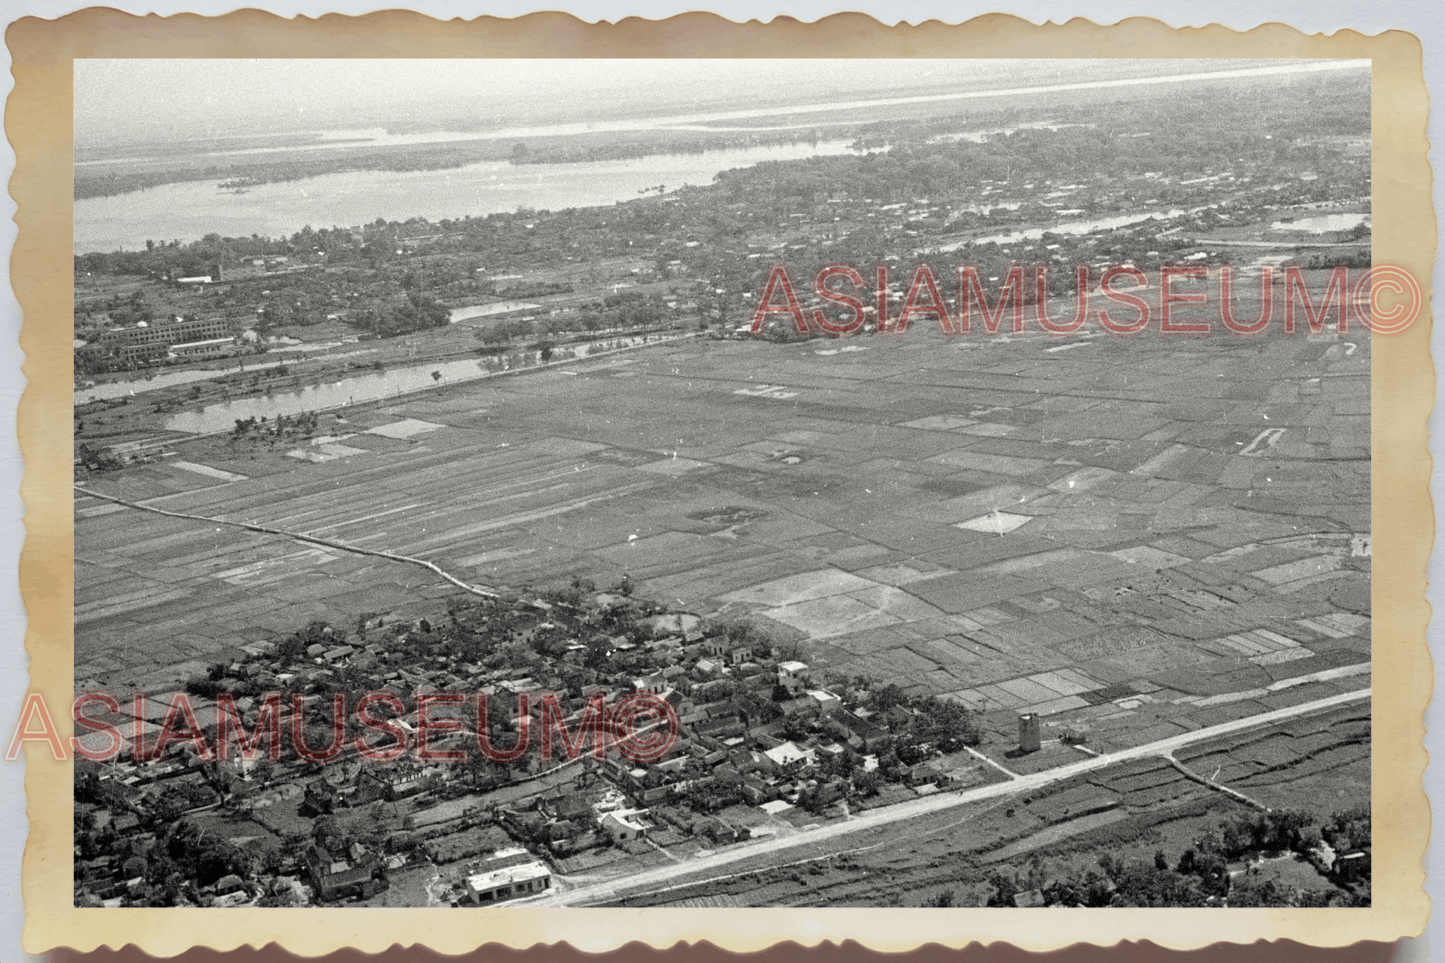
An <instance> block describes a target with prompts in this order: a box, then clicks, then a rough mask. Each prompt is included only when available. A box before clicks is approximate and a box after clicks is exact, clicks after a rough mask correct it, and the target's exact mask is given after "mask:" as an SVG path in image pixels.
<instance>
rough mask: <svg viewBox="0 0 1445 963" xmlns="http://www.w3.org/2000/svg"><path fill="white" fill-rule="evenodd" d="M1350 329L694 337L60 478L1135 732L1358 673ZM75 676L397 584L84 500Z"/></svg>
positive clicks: (1158, 734)
mask: <svg viewBox="0 0 1445 963" xmlns="http://www.w3.org/2000/svg"><path fill="white" fill-rule="evenodd" d="M1369 374H1370V344H1369V337H1368V333H1367V332H1364V331H1361V332H1360V333H1359V335H1350V336H1345V337H1340V336H1337V335H1335V334H1333V333H1329V332H1328V331H1327V332H1326V333H1325V334H1322V335H1317V336H1310V335H1304V334H1300V335H1295V336H1288V337H1287V336H1283V335H1281V334H1278V333H1272V334H1270V335H1268V336H1263V337H1236V336H1231V335H1215V336H1210V337H1203V338H1165V337H1160V336H1157V335H1156V334H1146V335H1144V336H1141V337H1113V336H1108V335H1103V334H1099V333H1097V332H1086V333H1083V334H1080V335H1076V336H1070V337H1063V338H1060V337H1053V336H1047V335H1034V334H1025V335H1021V336H1012V337H1007V336H1005V337H986V336H984V335H982V334H979V333H975V334H974V335H972V336H963V337H952V338H946V337H944V336H942V335H940V334H938V333H937V331H936V330H935V329H934V328H933V326H932V325H931V324H922V323H919V324H915V325H914V326H913V327H912V329H911V330H910V331H909V332H908V333H907V334H906V335H904V336H887V337H879V336H872V337H856V338H850V339H846V340H841V341H831V340H829V341H817V340H815V341H810V342H804V343H796V344H774V343H763V342H755V341H687V342H679V343H675V344H668V345H660V346H655V347H650V348H646V349H643V350H639V351H636V352H633V353H631V354H625V355H612V356H607V357H605V358H598V359H594V360H590V361H579V362H576V363H572V364H568V365H565V366H557V367H552V368H548V369H546V370H540V371H537V372H535V373H530V374H525V375H522V376H519V377H511V378H506V379H490V380H483V381H478V382H472V383H469V384H466V385H458V386H454V387H445V386H443V387H440V388H437V389H435V390H431V391H427V392H424V393H421V394H417V395H413V396H409V397H406V398H402V399H397V400H396V401H393V402H386V403H377V404H373V405H370V406H364V407H352V408H347V409H344V413H343V414H342V415H341V416H340V417H338V416H337V414H334V413H327V414H323V415H322V416H321V419H320V429H319V432H318V434H320V435H321V436H322V437H320V438H317V439H313V440H312V442H311V443H309V444H303V445H301V446H300V447H297V446H295V445H291V446H287V445H281V446H278V447H277V448H275V449H272V448H269V447H261V446H258V445H256V444H255V443H254V442H246V441H232V440H230V439H229V438H228V437H226V436H218V437H210V438H197V439H194V440H191V441H181V442H178V443H176V444H175V445H173V446H172V449H173V450H174V452H175V454H174V455H173V456H170V457H167V458H163V459H161V460H160V461H158V462H156V463H154V464H150V465H144V466H134V467H128V468H126V469H124V470H123V471H120V472H111V473H95V474H89V475H87V476H85V477H82V478H81V479H80V482H81V484H82V485H84V486H85V487H87V488H89V489H91V490H93V491H96V492H101V493H105V494H110V495H119V496H120V497H122V498H125V499H127V500H131V501H138V502H143V503H145V504H147V505H153V506H156V507H159V508H164V509H166V510H168V511H176V512H184V513H190V514H196V515H203V516H209V517H212V518H215V519H221V520H231V521H245V522H253V523H260V524H264V525H267V526H272V527H275V528H278V529H283V530H285V531H289V532H296V533H303V534H308V535H315V536H321V537H325V538H327V539H331V540H334V541H337V542H340V543H343V544H345V545H350V546H356V547H360V548H366V549H381V550H386V551H391V552H397V553H402V554H406V555H410V556H414V557H417V558H423V559H426V560H429V561H432V562H434V563H436V564H437V565H440V566H441V567H443V568H444V569H446V570H447V571H449V572H451V573H452V574H453V575H455V576H457V577H459V578H461V579H464V580H466V581H468V582H470V583H473V584H477V585H483V586H491V587H500V586H512V587H522V586H525V585H531V586H538V587H540V586H545V585H549V584H555V583H560V582H564V581H566V580H569V579H571V578H572V577H574V576H580V577H584V578H589V579H593V580H595V581H596V582H597V583H598V584H599V585H605V584H610V583H613V582H615V581H617V580H618V579H620V578H621V577H622V575H623V574H624V573H625V574H627V575H629V576H630V577H631V579H632V581H633V583H634V584H635V585H636V587H637V591H638V593H639V594H641V595H644V596H648V597H651V598H654V599H657V600H658V601H662V602H665V603H667V604H669V605H671V606H673V607H674V608H676V609H682V610H687V611H692V612H697V613H700V614H722V615H750V616H752V617H754V618H756V619H757V620H759V622H760V624H762V625H764V626H766V627H768V628H770V629H771V630H772V631H773V632H774V634H775V635H776V636H777V637H779V638H781V639H793V640H798V641H799V642H800V645H801V647H802V648H801V653H802V657H803V658H804V659H805V661H807V662H808V663H809V664H810V665H811V666H812V667H813V668H814V669H815V670H816V671H819V672H822V673H823V674H826V673H828V672H836V673H839V674H843V675H848V676H853V675H864V676H867V677H870V678H872V679H875V680H879V681H882V682H892V683H897V684H898V685H900V686H903V687H904V688H906V689H908V690H910V691H917V692H931V693H935V694H938V695H941V696H944V697H946V698H951V699H955V700H957V701H958V702H960V703H962V704H964V705H966V706H968V707H970V708H972V709H975V710H977V711H979V712H980V713H982V714H983V717H984V719H985V720H986V726H992V728H993V730H994V738H995V739H996V740H1007V739H1009V738H1012V734H1011V727H1012V726H1014V725H1015V721H1014V720H1015V718H1016V715H1017V714H1018V713H1020V712H1025V711H1034V712H1038V713H1041V714H1042V715H1043V716H1044V717H1045V720H1044V721H1045V724H1046V728H1045V738H1046V740H1047V739H1048V738H1050V737H1053V736H1057V735H1058V733H1057V732H1056V731H1051V729H1050V727H1051V726H1056V725H1065V724H1066V725H1068V726H1069V727H1071V728H1073V729H1075V730H1078V731H1080V732H1083V733H1085V734H1086V735H1087V737H1088V738H1089V740H1090V744H1100V745H1103V746H1105V747H1107V746H1122V745H1132V744H1136V743H1138V742H1148V741H1152V740H1153V739H1158V738H1163V737H1165V736H1167V735H1170V734H1174V733H1178V732H1181V731H1184V730H1185V729H1190V728H1198V727H1200V726H1206V725H1212V724H1215V723H1216V722H1219V721H1223V720H1225V719H1228V718H1237V717H1239V715H1241V714H1250V713H1254V712H1260V711H1264V709H1265V708H1277V707H1280V706H1283V705H1288V704H1291V701H1290V700H1303V699H1308V698H1320V697H1321V696H1323V695H1326V694H1329V693H1330V692H1336V691H1340V689H1342V688H1354V687H1358V686H1360V685H1364V684H1367V683H1368V674H1367V673H1368V663H1369V657H1370V581H1369V569H1370V556H1369V552H1370V489H1369V479H1370V475H1369V470H1370V462H1369V453H1370V421H1369V417H1370V408H1369V404H1370V378H1369ZM75 512H76V517H75V551H76V563H75V574H76V594H75V665H76V678H77V684H80V683H82V682H98V683H102V684H106V685H122V684H136V685H141V686H150V687H152V688H155V687H157V686H159V685H161V684H163V683H166V682H170V681H175V680H178V679H183V678H186V677H187V676H189V675H191V674H194V673H196V672H198V671H200V670H201V669H203V668H204V666H205V665H206V664H208V663H209V662H213V661H217V660H219V659H221V658H224V657H225V656H226V654H227V650H228V649H230V648H231V647H234V646H238V645H243V644H247V643H251V642H256V641H260V640H263V639H269V638H274V637H277V636H281V635H285V634H287V633H289V632H291V631H294V630H295V629H296V628H298V627H301V626H303V625H305V624H306V623H307V622H310V621H312V620H314V619H325V620H327V621H330V622H332V623H333V624H336V625H340V626H345V627H347V628H349V627H351V626H352V625H354V624H355V623H356V620H357V619H358V617H359V616H360V615H362V614H363V613H381V612H395V613H399V614H407V613H411V612H416V613H420V612H423V611H426V610H430V609H434V608H435V607H436V605H437V604H438V602H437V600H438V599H440V598H442V597H444V596H449V595H451V594H453V593H455V592H456V591H457V589H455V588H454V587H453V586H451V585H449V584H447V583H446V582H444V581H442V580H441V579H439V578H437V577H436V576H434V575H433V574H431V573H429V572H427V571H426V570H424V569H421V568H418V567H415V566H410V565H406V564H403V563H398V562H393V561H388V560H385V559H380V558H375V557H367V556H362V555H357V554H353V553H350V552H347V551H343V550H340V549H331V548H324V547H321V546H317V545H313V544H306V543H302V542H298V541H296V540H293V539H290V538H286V537H282V536H272V535H261V534H255V533H250V532H245V531H242V530H240V529H237V528H234V527H231V526H225V525H216V524H212V523H206V522H200V521H193V520H186V519H172V518H165V517H162V516H158V515H155V514H152V513H148V512H141V511H137V510H135V509H132V508H127V507H124V506H120V505H116V504H114V503H110V502H107V501H104V500H101V499H96V498H91V497H89V496H86V495H84V494H80V493H77V497H76V503H75Z"/></svg>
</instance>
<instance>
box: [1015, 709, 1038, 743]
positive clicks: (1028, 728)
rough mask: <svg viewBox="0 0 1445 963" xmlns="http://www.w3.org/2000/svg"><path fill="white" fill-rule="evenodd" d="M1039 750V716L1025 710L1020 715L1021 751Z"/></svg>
mask: <svg viewBox="0 0 1445 963" xmlns="http://www.w3.org/2000/svg"><path fill="white" fill-rule="evenodd" d="M1038 751H1039V716H1038V713H1036V712H1025V713H1024V714H1023V715H1021V716H1019V752H1038Z"/></svg>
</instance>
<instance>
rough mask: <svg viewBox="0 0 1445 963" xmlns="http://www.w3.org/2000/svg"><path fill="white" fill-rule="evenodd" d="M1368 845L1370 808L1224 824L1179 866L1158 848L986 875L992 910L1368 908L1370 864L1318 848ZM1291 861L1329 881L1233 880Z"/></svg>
mask: <svg viewBox="0 0 1445 963" xmlns="http://www.w3.org/2000/svg"><path fill="white" fill-rule="evenodd" d="M1369 840H1370V809H1369V806H1368V805H1361V806H1354V807H1350V808H1348V809H1345V810H1342V811H1340V812H1337V813H1334V814H1333V815H1332V816H1330V817H1329V818H1328V819H1326V820H1321V819H1320V818H1319V817H1318V816H1316V815H1314V814H1312V813H1308V812H1304V811H1300V810H1280V811H1273V812H1265V813H1259V814H1256V815H1253V816H1239V817H1235V818H1233V819H1228V820H1224V821H1221V822H1220V823H1219V824H1218V825H1217V826H1216V827H1215V828H1214V829H1212V830H1210V831H1209V832H1207V833H1205V834H1204V836H1203V837H1202V838H1200V839H1199V840H1196V841H1195V844H1194V845H1193V846H1190V847H1187V848H1186V849H1185V850H1184V851H1183V852H1182V853H1180V855H1179V858H1178V859H1177V860H1172V861H1171V860H1170V859H1169V857H1168V855H1167V854H1166V853H1165V852H1164V851H1163V850H1162V849H1160V850H1156V851H1155V853H1154V857H1153V859H1152V860H1144V859H1126V858H1124V857H1121V856H1118V855H1114V854H1111V853H1104V854H1103V855H1101V856H1099V858H1098V860H1097V863H1096V865H1095V866H1093V867H1090V868H1087V869H1084V870H1082V871H1080V870H1077V869H1075V870H1067V871H1063V872H1050V871H1048V870H1047V869H1046V868H1045V866H1044V864H1043V861H1042V860H1041V859H1035V860H1034V861H1033V862H1032V863H1030V864H1029V866H1028V867H1027V868H1025V869H1024V870H1023V871H1022V872H1013V871H1010V870H1007V869H995V870H993V871H992V872H991V873H990V874H989V875H988V883H989V884H990V886H991V887H992V890H993V893H992V895H991V896H990V897H989V901H988V905H989V906H1000V907H1006V906H1014V905H1015V903H1014V897H1015V895H1017V894H1018V893H1022V892H1027V891H1029V890H1038V891H1039V892H1040V894H1041V895H1042V897H1043V900H1044V905H1046V906H1096V907H1099V906H1138V907H1144V906H1176V907H1191V906H1222V905H1227V906H1232V907H1246V906H1248V907H1257V906H1274V907H1288V906H1299V907H1323V906H1368V905H1369V903H1370V885H1369V874H1368V866H1366V867H1365V868H1364V870H1363V873H1362V874H1360V873H1351V872H1350V871H1348V870H1342V869H1341V863H1340V862H1338V861H1336V862H1335V863H1334V864H1333V866H1332V867H1327V866H1326V862H1325V861H1324V860H1323V859H1322V849H1321V843H1328V844H1329V845H1330V846H1331V848H1333V850H1334V851H1335V852H1337V853H1344V852H1346V851H1348V850H1351V849H1354V848H1357V847H1360V846H1368V845H1369ZM1290 855H1293V856H1295V857H1297V858H1299V859H1305V860H1311V861H1313V862H1315V865H1316V867H1317V868H1319V869H1321V870H1322V872H1325V873H1326V878H1327V879H1328V880H1329V882H1324V881H1322V884H1321V885H1320V886H1318V887H1306V888H1300V887H1295V886H1289V885H1285V884H1282V883H1280V882H1278V881H1276V880H1274V879H1271V878H1268V876H1267V875H1264V874H1260V873H1256V872H1252V871H1246V872H1243V873H1238V874H1235V875H1231V871H1230V869H1229V863H1231V862H1237V861H1240V860H1248V859H1253V858H1255V857H1280V856H1286V857H1287V856H1290ZM955 899H956V894H955V893H954V891H953V890H945V891H943V892H942V893H940V894H938V895H936V896H935V897H933V898H932V899H931V900H929V901H928V903H927V904H926V905H932V906H951V905H953V903H954V900H955Z"/></svg>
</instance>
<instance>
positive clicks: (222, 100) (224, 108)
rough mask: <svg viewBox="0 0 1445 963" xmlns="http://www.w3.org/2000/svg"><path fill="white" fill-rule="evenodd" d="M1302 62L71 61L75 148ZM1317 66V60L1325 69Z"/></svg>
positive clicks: (720, 106) (726, 106)
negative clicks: (178, 139)
mask: <svg viewBox="0 0 1445 963" xmlns="http://www.w3.org/2000/svg"><path fill="white" fill-rule="evenodd" d="M1301 66H1305V64H1301V63H1300V62H1298V61H1295V62H1279V61H1272V62H1271V61H1217V60H1216V61H1197V60H1195V61H1164V60H1074V61H1070V60H1053V61H1042V60H1032V61H1031V60H992V61H990V60H841V61H840V60H826V61H825V60H801V59H800V60H77V61H75V133H76V145H77V146H78V147H86V146H91V145H101V144H107V143H112V144H113V143H126V142H137V141H149V140H157V139H162V140H172V139H176V138H186V137H212V136H219V135H227V134H251V133H258V132H271V131H275V132H283V131H297V130H318V129H339V128H351V127H361V126H379V125H384V124H387V123H423V124H436V125H439V126H446V125H447V124H448V122H450V123H451V124H457V123H466V124H469V125H477V124H496V125H497V126H518V125H522V124H528V123H542V122H546V123H557V122H566V121H575V120H585V119H588V118H590V117H598V118H601V117H607V116H618V115H623V114H626V115H637V114H639V113H646V114H653V113H668V114H674V113H693V112H703V111H708V110H713V111H718V110H743V109H751V108H754V107H757V108H769V107H777V106H780V105H784V104H796V103H801V102H806V101H810V100H811V101H823V100H831V99H857V98H859V96H860V95H861V96H865V97H866V96H878V97H887V96H890V95H897V94H899V93H937V92H940V91H969V90H987V89H996V88H1007V87H1018V86H1038V85H1047V84H1059V83H1074V82H1080V81H1084V82H1088V81H1100V80H1107V79H1117V78H1131V77H1152V76H1163V75H1170V74H1177V73H1194V72H1200V71H1217V70H1221V69H1227V70H1230V71H1233V70H1238V69H1250V68H1254V69H1258V68H1261V67H1270V68H1275V67H1284V68H1285V69H1297V68H1298V67H1301ZM1322 66H1323V65H1322Z"/></svg>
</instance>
